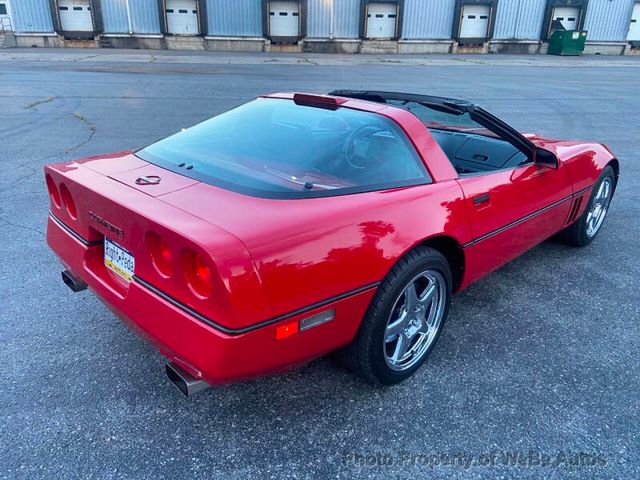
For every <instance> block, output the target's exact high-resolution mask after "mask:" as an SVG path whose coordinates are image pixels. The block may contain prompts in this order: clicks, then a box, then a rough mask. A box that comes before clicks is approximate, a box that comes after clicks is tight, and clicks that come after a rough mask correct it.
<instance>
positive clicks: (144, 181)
mask: <svg viewBox="0 0 640 480" xmlns="http://www.w3.org/2000/svg"><path fill="white" fill-rule="evenodd" d="M159 183H160V177H159V176H157V175H143V176H142V177H138V178H136V185H157V184H159Z"/></svg>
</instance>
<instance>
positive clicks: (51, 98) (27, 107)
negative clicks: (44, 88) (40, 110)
mask: <svg viewBox="0 0 640 480" xmlns="http://www.w3.org/2000/svg"><path fill="white" fill-rule="evenodd" d="M55 99H56V97H54V96H48V97H47V98H45V99H44V100H36V101H35V102H31V103H30V104H28V105H25V106H24V107H22V108H24V109H25V110H31V109H34V110H35V109H36V107H37V106H38V105H42V104H44V103H49V102H53V101H54V100H55Z"/></svg>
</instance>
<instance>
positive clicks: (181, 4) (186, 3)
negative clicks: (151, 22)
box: [166, 0, 198, 35]
mask: <svg viewBox="0 0 640 480" xmlns="http://www.w3.org/2000/svg"><path fill="white" fill-rule="evenodd" d="M166 6H167V30H168V31H169V33H171V34H173V35H197V34H198V10H197V7H196V0H167V3H166Z"/></svg>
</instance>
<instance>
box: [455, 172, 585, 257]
mask: <svg viewBox="0 0 640 480" xmlns="http://www.w3.org/2000/svg"><path fill="white" fill-rule="evenodd" d="M591 188H593V185H591V186H589V187H586V188H583V189H582V190H578V191H577V192H575V193H573V194H572V195H569V196H567V197H565V198H561V199H560V200H558V201H556V202H553V203H552V204H551V205H547V206H546V207H543V208H541V209H539V210H536V211H535V212H531V213H530V214H528V215H525V216H524V217H522V218H519V219H517V220H514V221H513V222H511V223H507V224H506V225H504V226H502V227H500V228H497V229H495V230H492V231H490V232H487V233H485V234H484V235H481V236H479V237H478V238H474V239H473V240H471V241H470V242H468V243H465V244H464V245H462V248H467V247H470V246H472V245H475V244H476V243H479V242H481V241H483V240H486V239H487V238H489V237H493V236H494V235H497V234H499V233H502V232H504V231H505V230H508V229H510V228H511V227H515V226H516V225H520V224H521V223H523V222H526V221H527V220H530V219H532V218H533V217H535V216H537V215H540V214H541V213H544V212H547V211H549V210H551V209H552V208H554V207H557V206H558V205H560V204H562V203H564V202H566V201H569V200H572V199H573V198H575V197H578V196H580V195H582V194H583V193H585V192H586V191H588V190H590V189H591Z"/></svg>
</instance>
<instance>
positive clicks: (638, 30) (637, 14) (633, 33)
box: [627, 3, 640, 42]
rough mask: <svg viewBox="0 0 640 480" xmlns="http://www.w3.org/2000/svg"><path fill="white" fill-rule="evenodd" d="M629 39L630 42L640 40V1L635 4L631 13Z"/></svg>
mask: <svg viewBox="0 0 640 480" xmlns="http://www.w3.org/2000/svg"><path fill="white" fill-rule="evenodd" d="M627 40H629V41H630V42H640V3H636V4H635V5H634V6H633V13H632V14H631V25H629V35H628V36H627Z"/></svg>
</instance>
